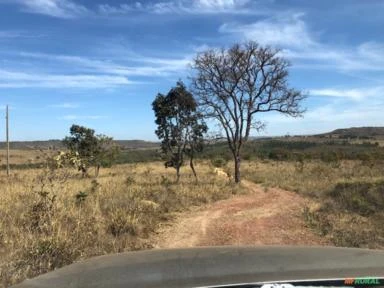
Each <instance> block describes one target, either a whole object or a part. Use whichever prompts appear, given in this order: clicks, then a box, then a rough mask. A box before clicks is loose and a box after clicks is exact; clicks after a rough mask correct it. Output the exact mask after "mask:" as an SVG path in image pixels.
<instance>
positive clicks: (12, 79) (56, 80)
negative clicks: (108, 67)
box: [0, 70, 134, 89]
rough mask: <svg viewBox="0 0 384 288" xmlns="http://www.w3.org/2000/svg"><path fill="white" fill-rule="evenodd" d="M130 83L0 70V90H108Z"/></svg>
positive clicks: (101, 77)
mask: <svg viewBox="0 0 384 288" xmlns="http://www.w3.org/2000/svg"><path fill="white" fill-rule="evenodd" d="M132 83H134V82H132V81H129V80H128V79H127V78H126V77H123V76H110V75H52V74H29V73H24V72H13V71H7V70H0V88H27V87H34V88H56V89H57V88H108V87H114V86H122V85H129V84H132Z"/></svg>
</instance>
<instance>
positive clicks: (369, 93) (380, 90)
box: [309, 86, 384, 100]
mask: <svg viewBox="0 0 384 288" xmlns="http://www.w3.org/2000/svg"><path fill="white" fill-rule="evenodd" d="M309 93H310V94H311V95H316V96H328V97H341V98H349V99H352V100H363V99H365V98H372V97H380V98H381V97H383V98H384V87H381V86H380V87H369V88H368V87H367V88H357V89H334V88H326V89H313V90H310V91H309Z"/></svg>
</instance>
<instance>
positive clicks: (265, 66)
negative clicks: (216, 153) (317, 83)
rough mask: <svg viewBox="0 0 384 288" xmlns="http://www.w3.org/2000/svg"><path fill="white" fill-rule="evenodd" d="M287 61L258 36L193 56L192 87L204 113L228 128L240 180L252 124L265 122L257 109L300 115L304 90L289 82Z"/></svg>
mask: <svg viewBox="0 0 384 288" xmlns="http://www.w3.org/2000/svg"><path fill="white" fill-rule="evenodd" d="M288 67H289V63H288V61H287V60H285V59H284V58H281V57H280V56H279V50H275V49H272V48H270V47H261V46H259V45H258V44H257V43H256V42H252V41H251V42H247V43H243V44H236V45H234V46H232V47H231V48H229V49H221V50H215V49H211V50H208V51H205V52H201V53H199V54H198V55H197V57H196V58H195V59H194V61H193V64H192V68H193V69H194V72H195V74H194V76H193V77H192V88H193V92H194V94H195V96H196V97H197V99H198V104H199V106H200V108H201V109H202V111H203V113H204V114H205V115H206V116H207V117H210V118H214V119H215V120H217V121H218V122H219V124H220V126H221V127H222V128H223V130H224V132H225V136H226V139H227V142H228V146H229V149H230V150H231V152H232V155H233V159H234V162H235V182H236V183H239V182H240V160H241V150H242V147H243V145H244V143H245V142H247V140H248V138H249V135H250V132H251V130H252V129H255V130H257V131H258V130H260V129H263V128H264V123H263V122H262V121H260V119H257V118H256V117H255V116H256V114H257V113H264V112H272V111H277V112H280V113H283V114H286V115H289V116H293V117H297V116H301V115H302V114H303V113H304V109H302V108H301V106H300V104H301V102H302V100H304V99H305V98H306V96H305V95H304V94H303V93H302V92H301V91H298V90H295V89H293V88H290V87H289V85H288Z"/></svg>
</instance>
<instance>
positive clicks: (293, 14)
mask: <svg viewBox="0 0 384 288" xmlns="http://www.w3.org/2000/svg"><path fill="white" fill-rule="evenodd" d="M383 15H384V1H381V0H380V1H379V0H378V1H375V0H367V1H362V0H356V1H354V0H348V1H342V0H338V1H334V0H332V1H327V0H322V1H306V0H266V1H252V0H194V1H186V0H160V1H144V0H143V1H129V0H110V1H108V0H0V111H1V113H2V114H3V113H4V107H5V105H6V104H9V105H10V107H11V138H12V140H37V139H53V138H63V137H64V136H65V135H66V134H67V133H68V129H69V126H70V125H71V124H73V123H76V124H80V125H85V126H88V127H92V128H94V129H96V131H97V132H99V133H104V134H107V135H110V136H113V137H114V138H116V139H145V140H155V139H156V136H155V134H154V130H155V125H154V116H153V112H152V110H151V102H152V101H153V99H154V97H155V96H156V94H157V93H158V92H162V93H166V92H167V91H168V90H169V89H170V88H171V87H172V86H173V85H174V84H175V83H176V81H177V80H178V79H179V78H181V79H183V80H185V82H186V83H188V81H187V78H188V76H189V75H191V71H190V70H189V68H188V63H190V61H191V59H192V58H193V57H194V56H195V55H196V53H197V52H199V51H202V50H204V49H207V48H215V47H222V46H225V47H228V46H229V45H231V44H233V43H235V42H239V41H245V40H254V41H257V42H259V43H260V44H262V45H271V46H275V47H279V48H280V49H281V50H282V52H281V53H282V55H283V56H285V57H286V58H288V59H289V60H290V62H291V63H292V67H291V69H290V84H291V86H293V87H295V88H298V89H302V90H304V91H307V92H308V93H309V95H310V97H309V98H308V100H307V101H306V103H305V105H306V107H307V113H306V114H305V117H304V118H302V119H292V118H287V117H285V116H281V115H278V114H269V115H267V114H265V115H263V118H261V119H260V120H263V121H266V122H267V129H266V131H264V132H263V133H262V135H285V134H287V133H289V134H291V135H294V134H311V133H318V132H326V131H329V130H332V129H335V128H343V127H349V126H384V113H383V110H384V33H383V27H384V17H383ZM1 118H3V117H1ZM2 135H4V128H3V125H1V126H0V139H2V138H3V136H2Z"/></svg>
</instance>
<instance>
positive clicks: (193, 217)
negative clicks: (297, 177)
mask: <svg viewBox="0 0 384 288" xmlns="http://www.w3.org/2000/svg"><path fill="white" fill-rule="evenodd" d="M242 185H244V186H245V187H246V188H248V189H249V190H250V193H249V194H248V195H235V196H233V197H231V198H230V199H226V200H222V201H218V202H216V203H213V204H211V205H207V206H204V207H200V208H198V209H196V210H194V211H190V212H187V213H181V214H180V215H178V216H177V217H176V219H175V220H174V221H172V222H171V223H170V224H168V225H167V226H163V227H161V228H160V230H159V233H158V235H157V237H156V240H155V247H156V248H182V247H196V246H215V245H327V244H329V243H327V242H326V241H325V239H322V238H321V237H319V236H317V235H315V234H314V233H313V232H312V231H311V230H310V229H308V228H307V227H305V223H304V221H303V219H302V216H301V214H302V209H303V207H304V205H305V203H306V201H307V200H305V199H304V198H303V197H301V196H300V195H298V194H296V193H294V192H290V191H285V190H282V189H277V188H269V189H267V190H265V189H264V188H262V187H261V186H259V185H256V184H254V183H252V182H249V181H245V180H244V181H243V182H242Z"/></svg>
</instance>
